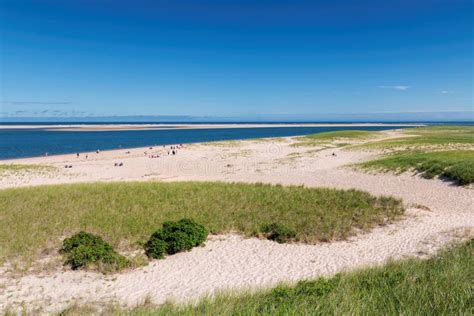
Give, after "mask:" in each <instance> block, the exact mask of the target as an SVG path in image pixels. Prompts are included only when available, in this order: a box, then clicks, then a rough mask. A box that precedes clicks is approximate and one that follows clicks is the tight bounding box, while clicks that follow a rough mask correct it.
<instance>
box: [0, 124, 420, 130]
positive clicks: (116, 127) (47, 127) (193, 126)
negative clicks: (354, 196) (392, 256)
mask: <svg viewBox="0 0 474 316" xmlns="http://www.w3.org/2000/svg"><path fill="white" fill-rule="evenodd" d="M425 125H426V124H422V123H419V124H418V123H407V124H403V123H393V124H392V123H318V124H310V123H309V124H308V123H294V124H287V123H285V124H278V123H277V124H268V123H262V124H249V123H223V124H209V123H206V124H167V123H166V124H132V123H130V124H62V125H53V124H44V125H29V124H18V125H0V129H43V130H48V131H61V132H68V131H69V132H88V131H91V132H93V131H134V130H170V129H222V128H265V127H267V128H268V127H367V126H374V127H375V126H391V127H407V126H412V127H416V126H425Z"/></svg>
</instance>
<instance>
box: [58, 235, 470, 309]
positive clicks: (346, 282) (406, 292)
mask: <svg viewBox="0 0 474 316" xmlns="http://www.w3.org/2000/svg"><path fill="white" fill-rule="evenodd" d="M473 252H474V239H471V240H469V241H467V242H464V243H462V244H460V245H457V246H455V247H451V248H448V249H445V250H443V251H441V252H439V253H438V254H437V255H435V256H434V257H431V258H429V259H409V260H403V261H392V262H389V263H388V264H385V265H383V266H381V267H373V268H365V269H360V270H356V271H354V272H345V273H339V274H336V275H335V276H333V277H330V278H318V279H315V280H308V281H299V282H298V283H296V284H282V285H280V286H277V287H275V288H273V289H269V290H260V291H253V292H240V293H225V292H224V293H220V294H217V295H216V296H213V297H208V298H204V299H202V300H201V301H200V302H199V303H198V304H197V305H176V304H173V303H167V304H164V305H162V306H158V307H157V306H153V305H152V304H150V303H145V304H143V305H141V306H138V307H136V308H134V309H132V310H124V309H121V308H120V307H117V306H108V307H107V308H105V309H104V310H103V311H102V314H104V315H157V316H158V315H472V313H473V312H474V300H473V294H474V293H473V287H472V276H473V275H474V267H473V265H472V258H473ZM94 312H96V310H95V309H94V308H93V307H85V306H78V305H73V306H71V307H70V308H68V309H66V310H64V311H63V312H62V313H61V315H78V314H83V313H88V314H92V313H94Z"/></svg>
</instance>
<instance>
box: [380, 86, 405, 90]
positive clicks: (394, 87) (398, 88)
mask: <svg viewBox="0 0 474 316" xmlns="http://www.w3.org/2000/svg"><path fill="white" fill-rule="evenodd" d="M377 88H381V89H392V90H400V91H405V90H408V89H410V86H377Z"/></svg>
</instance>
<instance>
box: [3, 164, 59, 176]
mask: <svg viewBox="0 0 474 316" xmlns="http://www.w3.org/2000/svg"><path fill="white" fill-rule="evenodd" d="M54 169H55V168H54V167H52V166H45V165H24V164H0V176H1V175H2V174H6V173H23V172H47V171H52V170H54Z"/></svg>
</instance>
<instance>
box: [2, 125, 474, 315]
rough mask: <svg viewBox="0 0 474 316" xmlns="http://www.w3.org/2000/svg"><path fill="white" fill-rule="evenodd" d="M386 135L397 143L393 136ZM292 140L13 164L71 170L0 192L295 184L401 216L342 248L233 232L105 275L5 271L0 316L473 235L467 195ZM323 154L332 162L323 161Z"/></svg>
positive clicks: (318, 271)
mask: <svg viewBox="0 0 474 316" xmlns="http://www.w3.org/2000/svg"><path fill="white" fill-rule="evenodd" d="M385 134H386V135H387V137H396V136H398V134H397V132H385ZM292 142H293V140H292V139H291V138H286V139H285V140H284V141H245V142H238V143H236V144H235V143H234V144H233V145H231V146H225V145H223V144H216V145H214V146H210V145H191V146H187V147H186V148H185V149H181V150H179V152H178V155H177V156H168V155H166V154H165V156H163V157H161V158H156V159H151V158H148V157H145V155H144V154H143V152H144V151H145V150H147V149H133V150H130V151H131V153H130V154H125V152H126V151H127V150H119V151H110V152H102V153H100V154H95V153H94V154H89V159H87V160H86V159H84V158H83V157H81V158H76V157H75V156H74V155H63V156H53V157H45V158H31V159H21V160H18V161H15V163H27V164H31V163H43V164H44V163H46V164H50V165H53V166H58V167H59V168H62V166H63V165H64V164H72V165H73V168H72V169H60V171H59V172H57V173H52V174H49V175H45V174H29V175H21V174H11V175H7V176H4V177H3V178H0V188H7V187H20V186H25V185H37V184H53V183H72V182H87V181H117V180H140V181H158V180H161V181H180V180H197V181H204V180H221V181H244V182H268V183H281V184H304V185H306V186H311V187H327V186H329V187H336V188H357V189H362V190H366V191H368V192H370V193H372V194H375V195H382V194H383V195H393V196H396V197H400V198H402V199H403V200H404V202H405V203H406V204H407V206H408V207H409V209H408V213H407V216H406V218H405V219H404V220H402V221H400V222H398V223H396V224H393V225H389V226H386V227H379V228H376V229H374V230H372V231H371V232H370V233H367V234H363V235H360V236H358V237H355V238H352V239H351V240H348V241H341V242H331V243H321V244H318V245H302V244H286V245H280V244H277V243H274V242H270V241H265V240H258V239H255V238H250V239H244V240H243V239H242V238H241V237H239V236H235V235H228V236H213V237H212V238H210V240H209V241H208V242H207V243H206V246H205V247H201V248H197V249H194V250H192V251H191V252H188V253H180V254H177V255H173V256H169V257H167V258H166V259H165V260H159V261H153V262H152V263H150V265H148V266H147V267H143V268H140V269H136V270H133V271H130V272H126V273H122V274H117V275H114V276H103V275H101V274H97V273H92V272H72V271H66V270H64V271H57V272H53V273H51V272H44V273H39V274H30V275H27V276H24V277H21V278H13V277H11V276H9V275H8V274H6V273H4V274H3V275H1V276H0V289H2V290H1V291H0V310H1V309H4V308H6V307H7V306H19V304H20V303H21V302H25V303H26V304H27V306H28V307H31V308H33V307H36V308H42V310H43V311H58V310H60V309H62V308H65V307H67V306H68V305H69V304H71V303H72V302H74V301H78V302H82V303H85V302H87V303H94V302H101V303H104V302H110V301H116V302H119V303H120V304H124V305H127V306H133V305H135V304H139V303H141V302H143V300H145V298H147V297H149V298H151V300H152V301H153V302H154V303H157V304H159V303H162V302H164V301H165V300H166V299H174V300H177V301H187V300H191V299H196V298H199V297H201V296H203V295H206V294H212V293H214V292H215V291H219V290H225V289H246V288H258V287H268V286H271V285H275V284H276V283H278V282H281V281H294V280H298V279H302V278H311V277H316V276H319V275H329V274H333V273H335V272H338V271H343V270H348V269H353V268H355V267H361V266H369V265H377V264H382V263H384V262H386V261H387V260H388V259H390V258H402V257H406V256H426V255H429V254H432V253H433V252H434V251H436V250H438V249H439V248H440V247H442V246H444V245H445V244H446V243H448V242H450V241H452V240H454V239H459V238H461V237H462V236H466V234H472V231H473V228H474V205H473V193H474V191H473V190H472V188H466V187H459V186H455V185H452V184H450V183H448V182H443V181H440V180H426V179H422V178H419V177H416V176H411V175H409V174H404V175H400V176H396V175H391V174H379V175H371V174H366V173H362V172H358V171H354V170H350V169H348V168H345V167H342V166H344V165H346V164H348V163H353V162H357V161H363V160H366V159H369V158H370V157H371V156H373V155H374V154H375V153H367V152H358V151H345V150H341V149H326V150H322V151H319V152H309V153H308V151H311V150H314V148H304V147H291V146H290V144H291V143H292ZM147 151H148V152H149V153H150V152H151V151H150V150H147ZM160 151H162V149H160ZM332 152H335V153H336V154H337V156H336V157H333V156H331V153H332ZM295 157H297V158H295ZM115 162H123V163H124V166H123V167H114V166H113V164H114V163H115ZM421 206H423V207H421ZM425 208H427V209H425ZM2 284H3V285H2Z"/></svg>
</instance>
